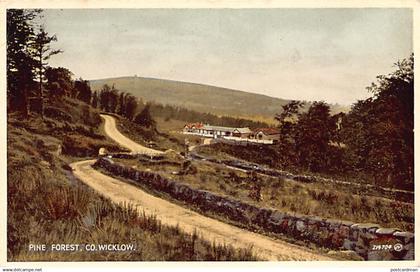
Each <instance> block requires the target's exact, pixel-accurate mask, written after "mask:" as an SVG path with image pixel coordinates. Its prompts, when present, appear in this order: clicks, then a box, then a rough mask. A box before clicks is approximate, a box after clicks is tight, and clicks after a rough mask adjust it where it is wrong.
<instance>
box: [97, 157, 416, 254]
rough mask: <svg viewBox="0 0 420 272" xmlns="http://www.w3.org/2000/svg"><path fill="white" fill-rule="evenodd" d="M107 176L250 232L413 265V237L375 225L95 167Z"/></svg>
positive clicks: (113, 166)
mask: <svg viewBox="0 0 420 272" xmlns="http://www.w3.org/2000/svg"><path fill="white" fill-rule="evenodd" d="M95 166H96V167H101V168H104V169H106V170H107V171H109V172H111V173H113V174H115V175H117V176H121V177H124V178H127V179H130V180H133V181H135V182H138V183H141V184H144V185H146V186H148V187H150V188H152V189H155V190H158V191H162V192H166V193H168V194H169V195H170V196H171V197H173V198H175V199H177V200H181V201H184V202H186V203H191V204H194V205H196V206H198V207H199V208H200V209H202V210H204V211H212V212H215V213H218V214H221V215H224V216H226V217H227V218H229V219H230V220H233V221H235V222H238V223H241V224H243V225H245V226H248V227H257V228H262V229H264V230H266V231H269V232H274V233H280V234H284V235H287V236H289V237H292V238H294V239H297V240H303V241H311V242H313V243H315V244H317V245H319V246H321V247H325V248H330V249H336V250H347V251H354V252H356V253H357V254H358V255H359V256H361V257H363V258H364V259H366V260H414V234H413V233H409V232H401V231H399V230H397V229H389V228H381V227H380V226H379V225H376V224H355V223H353V222H348V221H338V220H330V219H324V218H320V217H315V216H314V217H310V216H302V215H295V214H294V215H291V214H287V213H284V212H280V211H277V210H272V209H265V208H260V207H256V206H254V205H251V204H248V203H244V202H241V201H238V200H235V199H230V198H227V197H225V196H220V195H217V194H215V193H212V192H208V191H204V190H197V189H193V188H191V187H190V186H188V185H186V184H183V183H180V182H175V181H172V180H169V179H166V178H163V177H161V176H159V175H158V174H155V173H152V172H144V171H139V170H135V169H133V168H130V167H127V166H124V165H122V164H119V163H115V162H114V161H113V160H112V159H110V158H106V157H102V158H99V159H98V160H97V162H96V163H95Z"/></svg>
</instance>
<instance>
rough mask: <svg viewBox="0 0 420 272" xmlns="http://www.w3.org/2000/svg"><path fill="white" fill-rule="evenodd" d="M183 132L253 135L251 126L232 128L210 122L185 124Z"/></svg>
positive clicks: (246, 136) (218, 135) (219, 136)
mask: <svg viewBox="0 0 420 272" xmlns="http://www.w3.org/2000/svg"><path fill="white" fill-rule="evenodd" d="M183 133H184V134H193V135H198V136H203V137H211V138H221V137H237V138H248V137H249V136H250V135H251V133H252V131H251V130H250V129H249V128H232V127H222V126H211V125H208V124H206V125H204V124H202V123H191V124H186V125H185V126H184V129H183Z"/></svg>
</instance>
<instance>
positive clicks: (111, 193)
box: [71, 115, 333, 261]
mask: <svg viewBox="0 0 420 272" xmlns="http://www.w3.org/2000/svg"><path fill="white" fill-rule="evenodd" d="M101 117H102V118H103V119H104V120H105V133H106V134H107V135H108V136H109V137H110V138H112V139H113V140H115V141H116V142H118V143H120V144H121V145H122V146H124V147H126V148H128V149H130V150H132V152H133V153H144V154H149V155H153V154H159V153H162V151H158V150H154V149H150V148H147V147H144V146H142V145H139V144H137V143H135V142H133V141H132V140H130V139H129V138H127V137H125V136H124V135H122V134H121V133H120V132H119V131H118V130H117V128H116V124H115V119H114V118H113V117H111V116H109V115H101ZM94 162H95V160H87V161H81V162H75V163H72V164H71V167H72V168H73V169H74V170H73V173H74V175H75V176H76V177H77V178H79V179H80V180H81V181H83V182H84V183H86V184H87V185H89V186H90V187H92V188H93V189H94V190H96V191H97V192H99V193H100V194H102V195H104V196H106V197H108V198H109V199H111V201H113V202H115V203H117V204H121V203H127V204H131V205H133V206H134V207H137V209H138V210H139V212H143V211H144V212H145V214H148V215H152V214H153V215H156V217H157V218H158V219H159V220H161V222H162V224H165V225H172V226H176V225H179V227H180V228H181V229H182V230H183V231H185V232H189V233H192V232H193V231H194V230H196V231H197V232H198V233H199V234H201V236H202V237H203V238H204V239H206V240H209V241H215V242H217V243H226V244H229V245H232V246H234V247H237V248H246V247H248V246H251V245H252V246H253V250H254V252H255V253H256V254H257V255H258V256H259V257H260V258H262V259H266V260H270V261H293V260H300V261H305V260H333V259H332V258H329V257H327V256H325V255H321V254H319V253H316V252H313V251H311V250H309V249H307V248H305V247H301V246H297V245H293V244H289V243H287V242H284V241H281V240H278V239H274V238H271V237H267V236H264V235H261V234H257V233H254V232H251V231H248V230H245V229H241V228H238V227H235V226H232V225H229V224H226V223H223V222H221V221H218V220H215V219H212V218H209V217H206V216H203V215H201V214H198V213H196V212H194V211H191V210H189V209H186V208H184V207H181V206H178V205H176V204H173V203H171V202H170V201H167V200H164V199H161V198H158V197H155V196H153V195H151V194H149V193H147V192H145V191H143V190H141V189H140V188H139V187H137V186H134V185H132V184H129V183H127V182H123V181H120V180H118V179H115V178H112V177H109V176H107V175H104V174H102V173H100V172H98V171H96V170H94V169H93V168H92V167H91V166H92V164H93V163H94Z"/></svg>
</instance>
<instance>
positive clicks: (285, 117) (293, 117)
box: [274, 100, 304, 143]
mask: <svg viewBox="0 0 420 272" xmlns="http://www.w3.org/2000/svg"><path fill="white" fill-rule="evenodd" d="M303 105H304V103H303V102H302V101H297V100H292V101H290V102H289V103H287V104H286V105H284V106H282V108H283V111H282V112H281V113H280V114H276V116H275V117H274V119H276V120H277V121H278V122H279V128H280V133H281V138H282V142H287V143H291V142H293V139H294V136H295V130H296V123H297V119H298V114H299V111H300V109H301V108H302V107H303Z"/></svg>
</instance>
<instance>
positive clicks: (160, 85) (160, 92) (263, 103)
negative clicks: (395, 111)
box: [90, 77, 348, 123]
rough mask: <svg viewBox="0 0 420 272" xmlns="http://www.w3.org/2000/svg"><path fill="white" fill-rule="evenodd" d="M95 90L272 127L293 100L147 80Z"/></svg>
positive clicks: (335, 108)
mask: <svg viewBox="0 0 420 272" xmlns="http://www.w3.org/2000/svg"><path fill="white" fill-rule="evenodd" d="M90 84H91V87H92V89H93V90H100V89H101V87H102V86H103V85H104V84H108V85H110V86H112V85H113V84H115V88H117V89H119V90H123V91H126V92H130V93H132V94H133V95H135V96H137V97H141V98H142V99H143V101H154V102H158V103H162V104H170V105H176V106H181V107H185V108H188V109H192V110H196V111H200V112H210V113H214V114H217V115H228V116H234V117H245V118H250V119H254V120H260V121H266V122H270V123H272V122H273V121H274V119H273V117H274V115H275V114H276V113H278V112H280V111H281V106H282V105H285V104H287V103H288V102H289V101H290V100H286V99H280V98H275V97H270V96H266V95H261V94H255V93H249V92H244V91H238V90H232V89H227V88H221V87H215V86H210V85H203V84H196V83H188V82H180V81H172V80H164V79H154V78H143V77H118V78H107V79H99V80H91V81H90ZM340 111H348V109H347V108H345V107H341V106H339V105H332V112H333V113H336V112H340Z"/></svg>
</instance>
